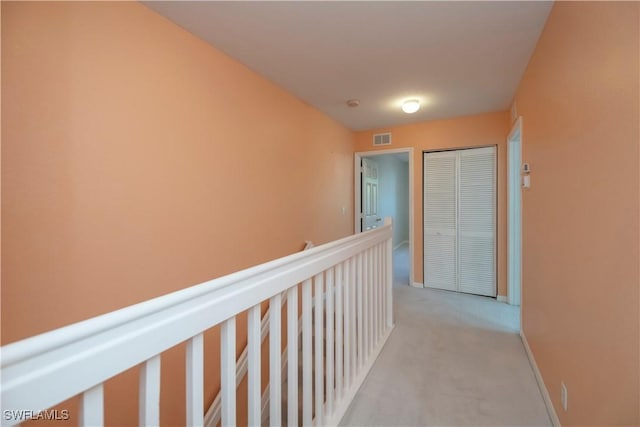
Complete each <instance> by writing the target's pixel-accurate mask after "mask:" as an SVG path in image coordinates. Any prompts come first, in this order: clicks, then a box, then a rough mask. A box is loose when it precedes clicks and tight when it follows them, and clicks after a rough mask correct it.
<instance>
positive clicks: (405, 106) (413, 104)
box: [402, 99, 420, 114]
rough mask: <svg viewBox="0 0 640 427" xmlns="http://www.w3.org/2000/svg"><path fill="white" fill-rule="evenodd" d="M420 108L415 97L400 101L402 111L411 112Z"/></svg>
mask: <svg viewBox="0 0 640 427" xmlns="http://www.w3.org/2000/svg"><path fill="white" fill-rule="evenodd" d="M419 109H420V101H418V100H417V99H410V100H408V101H405V102H403V103H402V111H404V112H405V113H407V114H413V113H415V112H416V111H418V110H419Z"/></svg>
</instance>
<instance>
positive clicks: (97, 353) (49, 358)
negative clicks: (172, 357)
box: [0, 225, 391, 410]
mask: <svg viewBox="0 0 640 427" xmlns="http://www.w3.org/2000/svg"><path fill="white" fill-rule="evenodd" d="M390 233H391V226H390V225H386V226H383V227H379V228H376V229H374V230H371V231H368V232H366V233H361V234H357V235H353V236H349V237H345V238H343V239H340V240H337V241H334V242H331V243H327V244H324V245H321V246H317V247H314V248H312V249H310V250H308V251H304V252H298V253H295V254H292V255H289V256H286V257H283V258H280V259H277V260H274V261H269V262H266V263H264V264H261V265H258V266H255V267H251V268H248V269H246V270H243V271H240V272H237V273H232V274H229V275H227V276H223V277H220V278H217V279H213V280H210V281H207V282H204V283H202V284H200V285H195V286H192V287H189V288H186V289H183V290H179V291H176V292H173V293H170V294H167V295H164V296H160V297H157V298H154V299H152V300H148V301H145V302H142V303H139V304H135V305H132V306H129V307H126V308H123V309H120V310H117V311H114V312H110V313H107V314H104V315H101V316H97V317H94V318H91V319H88V320H85V321H82V322H79V323H76V324H73V325H70V326H66V327H63V328H60V329H57V330H54V331H51V332H47V333H44V334H41V335H37V336H34V337H32V338H27V339H25V340H22V341H19V342H16V343H12V344H8V345H6V346H4V347H3V348H2V349H1V354H0V355H1V358H2V360H1V363H0V366H2V375H3V387H2V401H3V407H4V408H3V409H13V408H12V406H13V405H14V403H15V402H14V400H17V401H24V400H28V401H30V402H33V408H28V409H35V410H40V409H45V408H47V407H50V406H52V405H55V404H57V403H59V402H60V401H62V400H64V399H66V398H68V397H70V396H72V395H75V394H77V393H79V392H82V391H83V390H87V389H88V388H90V387H92V386H94V385H97V384H100V383H101V382H104V381H106V380H107V379H109V378H111V377H112V376H114V375H117V374H118V373H120V372H122V371H124V370H126V369H128V368H129V367H131V366H134V365H136V364H138V363H142V362H144V361H145V360H147V359H148V358H150V357H153V356H154V355H157V354H159V353H161V352H163V351H165V350H167V349H168V348H170V347H172V346H174V345H176V344H178V343H180V342H183V341H185V340H187V339H189V338H191V337H194V336H195V335H197V334H200V333H202V332H203V331H205V330H207V329H209V328H211V327H213V326H215V325H217V324H219V323H221V322H222V321H224V320H226V319H228V318H231V317H233V316H235V315H236V314H238V313H240V312H243V311H244V310H246V309H248V308H250V307H252V306H254V305H256V304H259V303H261V302H262V301H265V300H268V299H269V298H271V297H272V296H274V295H277V294H279V293H281V292H283V291H285V290H286V289H288V288H289V287H291V286H294V285H295V284H296V283H299V282H300V281H302V280H305V279H307V278H308V277H310V276H312V275H314V274H317V273H320V272H322V271H323V270H324V269H326V268H329V267H331V266H333V265H335V264H337V263H339V262H342V261H344V260H346V259H348V258H349V257H351V256H353V255H355V254H356V253H358V252H360V251H361V250H363V248H367V247H370V246H372V245H375V244H377V243H380V242H382V241H384V240H387V239H388V238H389V235H390ZM266 285H268V286H266ZM238 296H242V298H238ZM172 327H173V328H172ZM159 331H162V332H163V333H161V334H160V333H157V332H159ZM143 336H146V337H149V336H152V337H153V339H152V340H151V341H152V342H151V343H150V344H151V345H148V346H147V347H145V348H143V349H139V350H138V351H136V352H133V351H131V350H130V346H131V345H132V344H133V343H135V342H137V340H138V339H140V338H141V337H143ZM107 355H108V356H109V363H108V365H109V366H108V367H106V368H105V369H103V370H101V371H100V372H94V371H92V370H91V366H93V364H95V362H96V361H98V360H103V358H106V357H107ZM79 372H82V373H83V375H77V374H78V373H79ZM70 374H76V379H75V380H74V381H73V384H69V383H68V382H65V380H64V379H65V378H68V377H69V375H70ZM45 379H46V380H47V381H43V380H45ZM43 383H44V384H56V386H55V387H53V386H51V387H45V388H44V389H41V390H39V393H37V396H30V395H29V392H30V391H32V390H34V389H37V388H36V384H43ZM7 397H11V399H7ZM14 398H15V399H14Z"/></svg>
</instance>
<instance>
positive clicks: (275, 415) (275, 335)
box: [269, 294, 282, 426]
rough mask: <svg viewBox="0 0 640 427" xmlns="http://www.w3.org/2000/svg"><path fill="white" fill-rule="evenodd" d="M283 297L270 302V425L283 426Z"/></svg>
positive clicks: (275, 297) (274, 297)
mask: <svg viewBox="0 0 640 427" xmlns="http://www.w3.org/2000/svg"><path fill="white" fill-rule="evenodd" d="M281 331H282V297H281V295H280V294H277V295H275V296H273V297H271V300H270V301H269V425H271V426H279V425H281V424H282V414H281V412H282V341H281V336H280V335H281Z"/></svg>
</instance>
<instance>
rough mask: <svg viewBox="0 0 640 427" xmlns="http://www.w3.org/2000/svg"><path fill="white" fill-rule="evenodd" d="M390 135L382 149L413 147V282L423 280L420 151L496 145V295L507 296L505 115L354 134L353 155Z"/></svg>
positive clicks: (372, 148) (431, 122)
mask: <svg viewBox="0 0 640 427" xmlns="http://www.w3.org/2000/svg"><path fill="white" fill-rule="evenodd" d="M379 132H391V133H392V141H393V145H391V146H387V147H384V148H405V147H414V153H413V173H414V176H413V178H412V179H413V184H414V186H413V190H414V195H413V197H414V198H413V203H414V212H413V230H414V243H415V248H414V260H413V261H414V266H415V273H414V274H415V277H414V280H415V281H416V282H419V283H422V281H423V272H422V270H423V257H422V252H423V243H422V193H423V189H422V152H423V151H429V150H441V149H448V148H465V147H467V148H468V147H476V146H489V145H496V146H497V147H498V187H497V195H498V221H497V222H498V223H497V226H498V266H497V268H498V275H497V279H498V280H497V281H498V294H499V295H506V294H507V263H506V259H507V258H506V253H507V252H506V251H507V239H506V231H507V225H506V224H507V223H506V213H507V210H506V209H507V208H506V206H507V204H506V197H507V181H506V170H507V169H506V159H507V149H506V139H507V134H508V133H509V113H507V112H501V113H489V114H481V115H477V116H468V117H459V118H454V119H449V120H437V121H428V122H421V123H416V124H412V125H404V126H396V127H389V128H382V129H375V130H370V131H363V132H357V133H356V145H355V149H356V151H357V152H363V151H375V150H378V149H384V148H380V147H373V145H372V135H373V134H375V133H379Z"/></svg>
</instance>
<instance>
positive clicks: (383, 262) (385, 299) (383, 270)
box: [380, 242, 388, 332]
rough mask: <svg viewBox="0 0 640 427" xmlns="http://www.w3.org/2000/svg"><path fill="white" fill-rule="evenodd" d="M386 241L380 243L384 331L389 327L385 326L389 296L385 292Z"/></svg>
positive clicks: (381, 322) (382, 321)
mask: <svg viewBox="0 0 640 427" xmlns="http://www.w3.org/2000/svg"><path fill="white" fill-rule="evenodd" d="M384 245H385V244H384V242H383V243H381V244H380V253H381V254H382V262H381V264H382V274H381V276H380V296H381V298H382V318H381V319H380V324H381V325H382V331H383V332H384V331H385V330H386V329H387V328H386V326H385V322H386V321H387V298H386V293H385V286H384V282H385V278H386V277H387V268H388V266H387V253H386V252H385V246H384Z"/></svg>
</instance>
